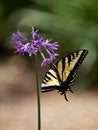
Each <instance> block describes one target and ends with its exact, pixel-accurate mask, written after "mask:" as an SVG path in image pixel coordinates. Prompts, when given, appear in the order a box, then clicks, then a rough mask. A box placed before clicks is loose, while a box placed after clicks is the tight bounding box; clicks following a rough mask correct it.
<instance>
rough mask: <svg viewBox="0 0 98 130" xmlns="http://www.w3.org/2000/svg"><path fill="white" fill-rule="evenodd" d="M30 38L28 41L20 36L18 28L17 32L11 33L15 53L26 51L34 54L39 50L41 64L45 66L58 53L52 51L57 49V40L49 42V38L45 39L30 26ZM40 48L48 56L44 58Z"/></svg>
mask: <svg viewBox="0 0 98 130" xmlns="http://www.w3.org/2000/svg"><path fill="white" fill-rule="evenodd" d="M31 34H32V39H31V41H30V42H29V41H28V39H27V38H25V37H24V36H22V34H21V33H20V31H19V30H18V31H17V33H16V34H15V33H13V34H12V42H14V43H16V45H15V49H16V51H15V52H16V53H19V54H24V53H28V54H29V56H32V55H33V54H34V55H36V54H37V52H38V51H39V52H40V54H41V56H42V58H43V61H42V64H41V66H45V65H46V64H50V63H51V62H52V61H53V60H54V59H55V58H56V56H58V54H56V53H55V52H54V51H55V50H57V49H58V44H57V42H54V43H53V44H52V43H50V42H51V40H48V39H47V40H45V39H44V38H43V37H41V36H40V35H38V30H34V28H33V27H32V32H31ZM42 48H44V49H45V51H46V52H47V54H48V58H46V57H45V56H44V54H43V52H42V50H43V49H42Z"/></svg>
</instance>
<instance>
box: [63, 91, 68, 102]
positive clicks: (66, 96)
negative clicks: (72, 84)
mask: <svg viewBox="0 0 98 130" xmlns="http://www.w3.org/2000/svg"><path fill="white" fill-rule="evenodd" d="M64 97H65V100H66V101H67V102H68V99H67V96H66V92H64Z"/></svg>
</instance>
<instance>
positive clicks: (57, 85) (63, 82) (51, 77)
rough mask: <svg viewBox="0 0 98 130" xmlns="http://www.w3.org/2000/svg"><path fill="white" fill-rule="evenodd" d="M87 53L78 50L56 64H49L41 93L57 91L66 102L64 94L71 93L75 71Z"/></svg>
mask: <svg viewBox="0 0 98 130" xmlns="http://www.w3.org/2000/svg"><path fill="white" fill-rule="evenodd" d="M87 53H88V51H87V50H78V51H76V52H74V53H72V54H70V55H67V56H65V57H63V58H62V59H61V60H60V61H59V62H57V63H56V64H51V67H50V69H49V70H48V71H47V73H46V74H45V77H44V79H43V81H42V86H41V90H42V92H48V91H52V90H57V91H58V92H59V93H60V94H61V95H63V94H64V97H65V99H66V101H68V99H67V97H66V92H67V91H70V92H72V93H73V91H72V90H71V87H72V83H73V81H74V79H75V76H76V71H77V69H78V67H79V66H80V64H81V63H82V62H83V60H84V58H85V56H86V55H87Z"/></svg>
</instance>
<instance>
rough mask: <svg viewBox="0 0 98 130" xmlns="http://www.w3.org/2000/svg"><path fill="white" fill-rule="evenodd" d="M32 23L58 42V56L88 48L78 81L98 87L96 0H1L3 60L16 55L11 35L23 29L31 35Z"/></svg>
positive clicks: (0, 33) (0, 43) (1, 49)
mask: <svg viewBox="0 0 98 130" xmlns="http://www.w3.org/2000/svg"><path fill="white" fill-rule="evenodd" d="M32 26H34V27H35V28H36V29H39V30H40V35H41V36H43V37H45V38H46V39H47V38H48V39H53V41H58V42H59V45H60V47H59V54H60V57H59V58H61V57H62V56H64V55H66V54H68V53H71V52H73V51H75V50H77V49H82V48H84V49H87V50H89V54H88V56H87V57H86V59H85V61H84V62H85V63H84V64H83V66H82V67H81V70H80V72H81V74H80V76H79V81H78V80H77V82H79V83H83V82H85V83H84V84H85V85H86V87H88V88H91V89H93V90H95V89H97V85H98V81H97V77H98V1H97V0H74V1H73V0H25V1H24V0H9V1H6V0H1V1H0V58H1V59H2V60H1V61H0V62H2V61H5V60H6V58H8V57H9V56H11V55H13V51H14V49H13V44H11V43H10V40H11V34H12V33H13V32H16V31H17V29H20V31H21V32H22V33H23V34H24V35H25V36H26V37H29V36H30V32H31V27H32ZM59 58H58V59H59ZM32 70H33V69H32ZM83 77H85V78H86V80H85V81H84V78H83ZM82 80H83V82H81V81H82ZM92 85H93V88H92ZM97 90H98V89H97Z"/></svg>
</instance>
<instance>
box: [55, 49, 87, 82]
mask: <svg viewBox="0 0 98 130" xmlns="http://www.w3.org/2000/svg"><path fill="white" fill-rule="evenodd" d="M86 53H87V51H86V50H80V51H76V52H74V53H72V54H71V55H68V56H65V57H64V58H63V59H62V60H60V61H59V62H58V63H57V70H58V73H59V77H60V80H61V81H62V82H64V81H66V80H67V78H68V76H69V74H70V72H71V71H72V70H73V69H74V68H75V67H79V65H80V64H81V62H82V61H83V59H84V57H85V55H86ZM77 63H78V64H77Z"/></svg>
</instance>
